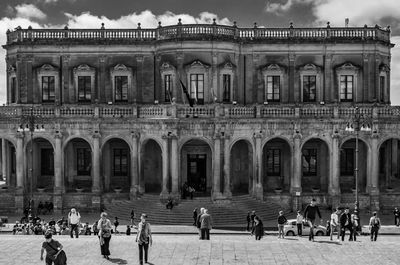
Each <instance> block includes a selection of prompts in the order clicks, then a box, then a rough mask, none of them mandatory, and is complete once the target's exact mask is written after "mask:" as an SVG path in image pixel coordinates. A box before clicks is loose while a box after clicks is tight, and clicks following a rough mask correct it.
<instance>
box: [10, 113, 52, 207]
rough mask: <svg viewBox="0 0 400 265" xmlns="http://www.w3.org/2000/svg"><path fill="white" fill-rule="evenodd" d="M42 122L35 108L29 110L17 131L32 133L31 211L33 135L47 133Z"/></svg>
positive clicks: (31, 166) (30, 195)
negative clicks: (35, 112) (39, 122)
mask: <svg viewBox="0 0 400 265" xmlns="http://www.w3.org/2000/svg"><path fill="white" fill-rule="evenodd" d="M38 121H41V117H40V116H39V115H35V114H34V111H33V107H31V108H30V109H29V114H28V115H23V116H22V117H21V120H20V125H19V127H18V129H17V131H18V132H29V133H30V147H31V148H30V150H29V152H30V154H31V165H30V169H29V172H30V183H29V184H30V185H29V209H30V210H31V211H33V210H34V209H33V205H32V204H33V203H32V202H33V133H34V132H43V131H45V129H44V125H43V124H38Z"/></svg>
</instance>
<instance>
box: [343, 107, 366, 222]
mask: <svg viewBox="0 0 400 265" xmlns="http://www.w3.org/2000/svg"><path fill="white" fill-rule="evenodd" d="M371 127H372V125H371V122H370V118H369V117H367V116H366V115H365V114H363V113H360V109H359V108H358V107H355V111H354V116H353V117H352V119H351V120H350V121H349V122H347V125H346V129H345V131H348V132H355V133H356V150H355V152H356V159H355V160H356V161H355V168H354V178H355V182H356V194H355V195H356V201H355V204H354V210H357V215H358V214H359V210H358V209H359V206H360V205H359V200H358V136H359V132H360V131H364V132H368V131H371Z"/></svg>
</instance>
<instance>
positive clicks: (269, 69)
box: [261, 64, 285, 75]
mask: <svg viewBox="0 0 400 265" xmlns="http://www.w3.org/2000/svg"><path fill="white" fill-rule="evenodd" d="M261 71H262V72H263V74H264V75H266V74H277V75H280V74H283V73H284V72H285V68H283V67H282V66H280V65H278V64H269V65H266V66H264V67H263V68H262V69H261Z"/></svg>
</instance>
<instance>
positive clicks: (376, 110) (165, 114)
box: [0, 104, 400, 119]
mask: <svg viewBox="0 0 400 265" xmlns="http://www.w3.org/2000/svg"><path fill="white" fill-rule="evenodd" d="M358 107H359V109H360V114H363V115H364V116H365V117H369V118H371V119H377V118H385V119H399V118H400V106H379V105H377V106H372V105H358ZM31 108H32V106H31V105H28V106H25V105H17V106H2V107H0V119H9V118H18V117H21V116H29V115H31V113H32V114H33V115H35V116H40V117H43V118H58V117H61V118H105V119H107V118H141V119H175V118H202V119H206V118H221V119H251V118H269V119H282V118H283V119H284V118H303V119H313V118H326V119H330V118H336V119H349V118H351V117H352V116H353V115H354V113H355V109H354V107H353V106H338V105H321V106H319V105H305V106H299V105H294V104H282V105H261V104H260V105H248V106H238V105H231V104H210V105H197V106H194V107H190V106H188V105H183V104H176V105H171V104H166V105H163V104H159V105H101V104H99V105H84V106H83V105H63V106H51V105H34V106H33V110H32V112H31Z"/></svg>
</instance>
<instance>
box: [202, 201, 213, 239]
mask: <svg viewBox="0 0 400 265" xmlns="http://www.w3.org/2000/svg"><path fill="white" fill-rule="evenodd" d="M200 222H201V226H200V230H201V239H203V240H204V239H205V240H210V230H211V227H212V219H211V215H209V214H208V210H207V209H205V210H204V214H202V215H201V217H200Z"/></svg>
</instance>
